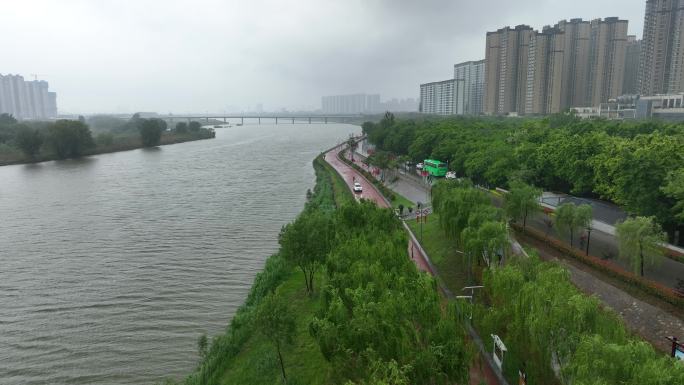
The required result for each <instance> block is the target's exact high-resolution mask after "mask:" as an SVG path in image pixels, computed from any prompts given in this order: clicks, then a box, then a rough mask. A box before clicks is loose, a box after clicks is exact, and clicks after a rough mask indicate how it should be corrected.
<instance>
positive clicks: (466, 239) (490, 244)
mask: <svg viewBox="0 0 684 385" xmlns="http://www.w3.org/2000/svg"><path fill="white" fill-rule="evenodd" d="M461 238H462V239H463V244H464V248H463V249H464V251H465V252H466V253H467V254H468V256H469V257H470V258H473V259H474V260H478V261H479V259H480V257H482V258H483V259H484V260H485V262H487V266H490V267H493V266H496V265H498V264H499V263H500V262H501V258H503V256H504V255H505V250H506V248H507V246H508V230H507V229H506V224H505V223H503V222H494V221H488V222H485V223H483V224H481V225H480V226H478V227H467V228H466V229H465V230H463V234H462V236H461Z"/></svg>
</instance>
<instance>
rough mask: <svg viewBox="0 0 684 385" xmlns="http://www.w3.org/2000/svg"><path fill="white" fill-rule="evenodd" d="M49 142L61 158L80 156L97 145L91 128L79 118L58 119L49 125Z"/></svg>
mask: <svg viewBox="0 0 684 385" xmlns="http://www.w3.org/2000/svg"><path fill="white" fill-rule="evenodd" d="M47 144H48V145H49V147H50V148H52V150H53V151H54V153H55V155H57V157H58V158H60V159H66V158H78V157H80V156H82V155H83V154H84V152H85V151H86V150H88V149H90V148H92V147H94V146H95V142H94V141H93V136H92V134H91V132H90V128H88V126H87V125H85V124H84V123H83V122H81V121H77V120H58V121H56V122H55V123H54V124H52V125H50V126H48V128H47Z"/></svg>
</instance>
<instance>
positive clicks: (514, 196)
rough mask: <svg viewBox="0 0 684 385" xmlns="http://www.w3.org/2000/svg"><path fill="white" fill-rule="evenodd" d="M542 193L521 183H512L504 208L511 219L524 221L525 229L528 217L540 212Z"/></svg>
mask: <svg viewBox="0 0 684 385" xmlns="http://www.w3.org/2000/svg"><path fill="white" fill-rule="evenodd" d="M541 194H542V191H541V190H540V189H538V188H536V187H534V186H530V185H528V184H525V183H523V182H520V181H514V182H511V191H510V192H509V193H508V194H507V195H506V197H505V202H504V207H505V209H506V215H508V217H509V218H511V219H513V220H515V221H518V220H520V219H522V223H523V228H525V227H526V226H527V218H528V216H530V215H532V214H534V213H535V212H537V211H539V210H540V208H541V207H540V206H539V198H540V197H541Z"/></svg>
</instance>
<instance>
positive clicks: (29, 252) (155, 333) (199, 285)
mask: <svg viewBox="0 0 684 385" xmlns="http://www.w3.org/2000/svg"><path fill="white" fill-rule="evenodd" d="M352 132H353V133H358V132H359V128H358V127H355V126H350V125H340V124H327V125H323V124H312V125H309V124H301V125H300V124H294V125H292V124H282V125H277V126H276V125H261V126H260V125H245V126H242V127H230V128H228V127H224V128H219V129H217V136H216V139H212V140H202V141H197V142H189V143H183V144H176V145H171V146H164V147H160V148H158V149H146V150H134V151H127V152H119V153H114V154H105V155H98V156H93V157H88V158H84V159H80V160H68V161H58V162H47V163H41V164H36V165H17V166H5V167H0V384H3V385H14V384H22V385H23V384H149V383H153V382H155V381H158V380H160V379H162V378H164V377H175V378H182V376H184V375H185V374H187V373H188V372H189V371H191V370H192V369H193V368H194V366H195V363H196V362H197V353H196V341H197V338H198V337H199V335H200V334H201V333H207V334H208V335H210V336H211V335H216V334H218V333H221V332H222V331H223V330H224V329H225V326H226V325H227V324H228V322H229V320H230V318H231V317H232V315H233V314H234V312H235V310H236V309H237V307H238V306H240V304H241V303H242V302H243V301H244V299H245V297H246V294H247V292H248V290H249V288H250V286H251V283H252V280H253V278H254V275H255V274H256V273H257V272H258V271H259V270H260V269H261V268H262V267H263V264H264V261H265V259H266V258H267V257H268V256H269V255H271V254H272V253H273V252H274V251H275V250H276V249H277V235H278V232H279V230H280V228H281V226H283V225H284V224H286V223H287V222H289V221H291V220H292V219H293V218H294V217H295V216H296V215H297V214H298V213H299V212H300V211H301V209H302V207H303V205H304V199H305V193H306V190H307V189H308V188H312V187H313V184H314V173H313V169H312V166H311V161H312V160H313V158H314V157H315V156H316V155H317V154H318V153H320V152H321V151H323V150H325V149H327V148H329V147H332V145H334V144H335V143H337V142H338V141H341V140H343V139H344V138H346V137H348V136H349V134H350V133H352Z"/></svg>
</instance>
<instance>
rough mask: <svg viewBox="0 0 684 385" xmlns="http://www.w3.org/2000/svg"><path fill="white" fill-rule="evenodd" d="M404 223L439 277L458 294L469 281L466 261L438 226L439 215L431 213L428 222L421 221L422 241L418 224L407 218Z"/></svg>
mask: <svg viewBox="0 0 684 385" xmlns="http://www.w3.org/2000/svg"><path fill="white" fill-rule="evenodd" d="M406 224H408V225H409V227H410V228H411V231H413V234H415V236H416V238H418V241H419V242H420V244H421V245H422V246H423V249H425V251H426V252H427V254H428V256H429V257H430V260H431V261H432V263H433V264H434V265H435V267H437V269H438V270H439V276H440V278H441V279H442V280H443V281H444V283H445V284H446V285H447V287H448V288H449V289H450V290H451V291H452V292H453V293H454V294H455V295H460V293H461V291H462V290H461V289H463V287H465V286H468V284H469V283H471V282H469V280H468V274H467V269H466V263H465V260H464V257H463V255H462V254H461V253H460V252H459V251H458V248H457V247H456V245H455V243H454V241H452V240H449V239H447V237H446V236H445V235H444V232H443V231H442V229H441V228H440V227H439V216H438V215H437V214H431V215H430V216H428V222H427V223H423V240H422V241H421V240H420V238H421V235H420V224H419V223H417V222H416V221H415V220H408V221H406Z"/></svg>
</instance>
